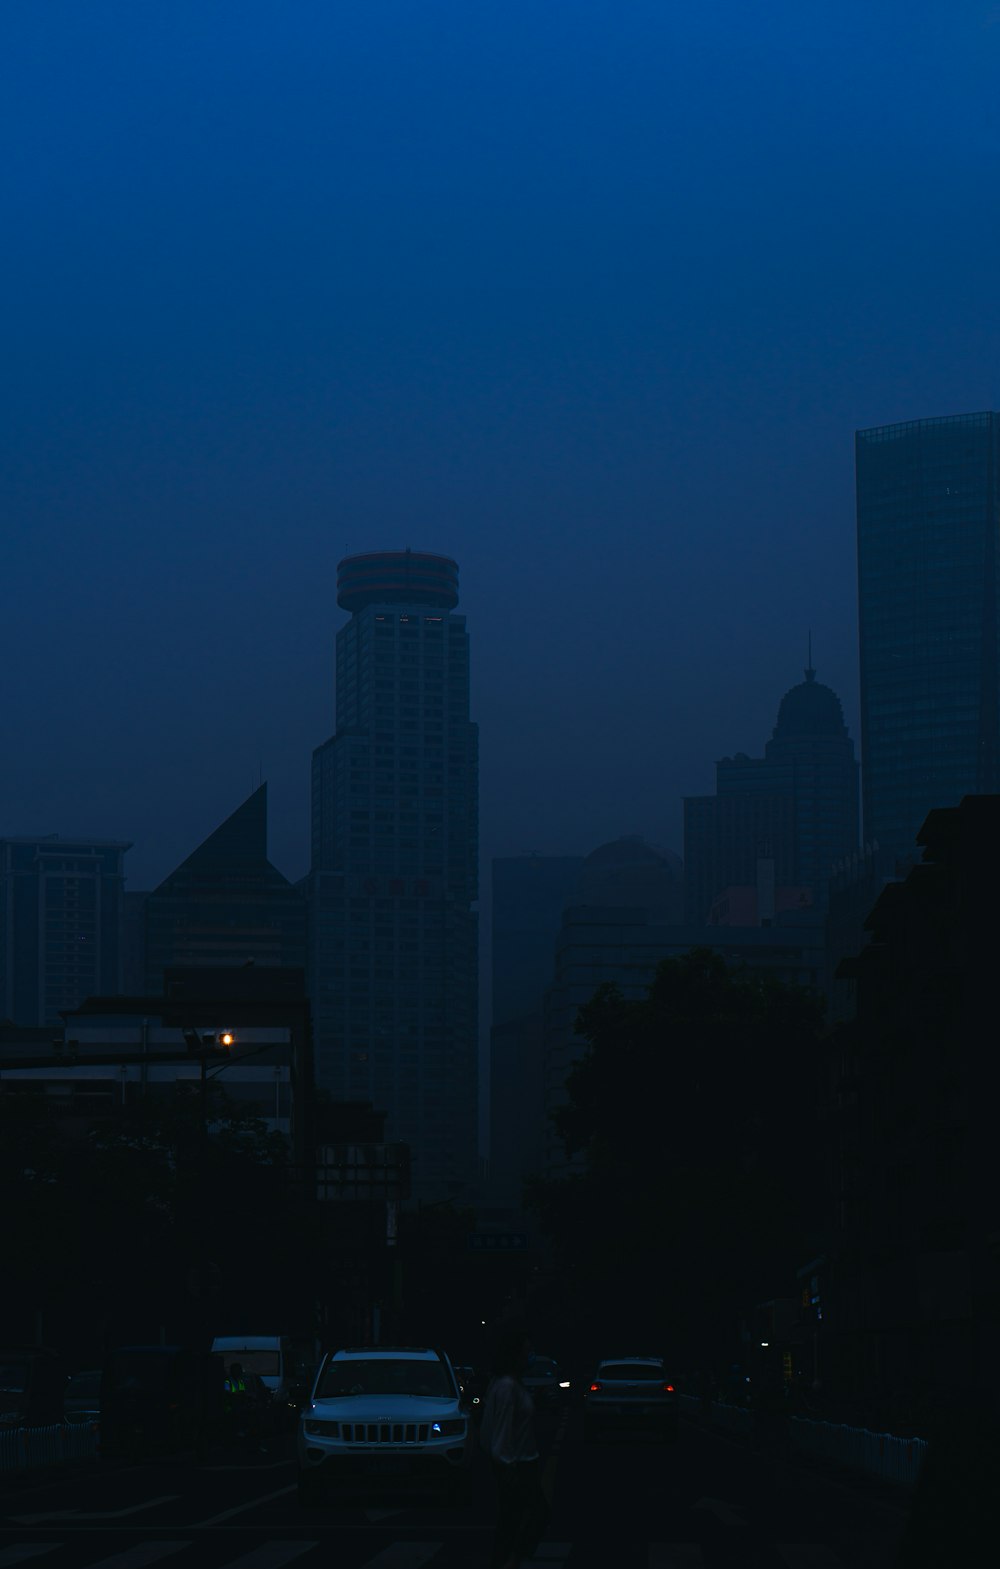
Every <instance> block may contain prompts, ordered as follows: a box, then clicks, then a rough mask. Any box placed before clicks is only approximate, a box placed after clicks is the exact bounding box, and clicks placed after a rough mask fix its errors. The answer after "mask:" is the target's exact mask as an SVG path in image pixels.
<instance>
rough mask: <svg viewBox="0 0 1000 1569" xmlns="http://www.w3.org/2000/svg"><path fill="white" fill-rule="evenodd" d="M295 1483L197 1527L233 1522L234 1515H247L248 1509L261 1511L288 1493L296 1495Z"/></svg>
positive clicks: (226, 1510)
mask: <svg viewBox="0 0 1000 1569" xmlns="http://www.w3.org/2000/svg"><path fill="white" fill-rule="evenodd" d="M294 1491H295V1483H294V1482H290V1483H289V1485H288V1486H287V1487H277V1488H275V1490H274V1492H273V1493H263V1494H261V1496H260V1497H259V1498H251V1499H249V1500H248V1501H247V1502H246V1503H245V1504H237V1505H236V1507H235V1508H234V1509H223V1511H222V1513H221V1514H219V1515H211V1516H210V1518H209V1519H208V1520H199V1521H198V1522H197V1524H196V1526H195V1529H196V1530H200V1529H201V1528H202V1527H204V1526H206V1525H221V1524H222V1522H223V1520H232V1518H233V1516H234V1515H242V1514H245V1513H246V1511H247V1510H248V1509H259V1508H260V1506H261V1504H270V1503H273V1502H274V1500H275V1499H276V1498H284V1497H285V1496H286V1494H288V1493H294Z"/></svg>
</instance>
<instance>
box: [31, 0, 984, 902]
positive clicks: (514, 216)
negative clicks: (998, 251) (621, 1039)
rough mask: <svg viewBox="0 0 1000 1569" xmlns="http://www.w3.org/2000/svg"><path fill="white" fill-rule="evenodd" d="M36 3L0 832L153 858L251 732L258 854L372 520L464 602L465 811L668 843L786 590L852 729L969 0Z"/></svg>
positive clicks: (291, 857)
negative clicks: (445, 558) (945, 7)
mask: <svg viewBox="0 0 1000 1569" xmlns="http://www.w3.org/2000/svg"><path fill="white" fill-rule="evenodd" d="M56 9H57V11H58V14H59V16H60V18H61V21H60V24H59V26H58V27H54V28H52V27H50V25H49V21H48V17H47V14H46V13H47V12H48V10H49V8H48V7H41V8H39V7H29V6H20V7H15V8H14V10H13V12H12V14H11V16H10V18H8V20H7V24H6V30H5V59H6V62H7V75H8V91H7V93H6V94H5V98H4V107H3V111H2V112H3V114H4V115H5V116H6V121H5V128H6V130H7V132H8V135H9V139H10V144H11V145H12V146H13V147H14V148H16V149H17V156H16V157H13V158H12V159H11V160H9V162H8V165H7V167H6V169H5V171H4V180H5V192H6V197H5V199H6V202H7V207H6V210H7V211H8V213H9V229H10V233H11V235H12V243H11V244H10V245H9V246H8V247H7V248H6V249H5V252H4V255H3V257H2V258H0V277H2V279H3V282H4V287H5V292H6V297H7V298H8V299H9V300H11V301H12V302H13V301H16V305H17V308H16V310H14V311H12V312H11V313H10V315H11V322H10V332H9V335H8V341H7V343H6V348H5V358H6V366H7V376H6V378H5V385H4V399H5V401H4V409H3V412H4V418H3V420H2V421H0V430H2V431H3V464H2V471H3V474H4V480H3V489H2V500H3V505H4V512H5V516H6V517H7V519H8V520H9V522H8V537H9V549H8V556H7V560H6V563H5V565H6V574H7V582H8V614H7V616H6V617H5V623H4V634H5V637H4V660H5V667H6V668H8V669H11V670H13V669H17V670H18V672H19V677H18V680H17V682H15V683H13V684H12V687H11V690H10V694H9V701H8V704H7V708H6V711H5V718H6V723H7V725H8V728H9V729H10V731H11V733H12V734H14V735H16V736H17V737H18V738H19V739H20V741H21V745H20V746H18V747H16V748H14V749H13V753H12V755H11V758H10V766H9V767H8V769H7V770H5V774H4V778H3V779H2V780H0V823H2V825H3V829H4V832H5V833H8V834H12V835H18V834H38V833H43V832H52V831H58V832H61V833H65V834H66V835H80V834H82V835H86V836H93V837H98V838H109V837H121V838H123V839H128V840H129V841H130V842H131V843H132V844H133V845H134V849H133V850H132V851H131V852H130V874H129V880H130V885H131V886H138V887H151V886H154V885H155V884H156V883H158V882H159V881H160V880H162V878H163V877H164V876H166V875H167V874H168V873H169V871H170V870H171V869H172V868H173V867H174V866H176V865H177V864H178V863H179V861H180V860H181V858H182V857H183V855H184V854H185V853H186V851H187V849H188V847H189V846H190V845H191V844H196V843H198V842H200V840H201V839H202V838H204V836H205V835H206V834H207V833H208V832H210V831H211V829H212V827H213V826H214V825H215V824H216V823H218V822H219V821H220V820H221V819H222V818H223V817H224V816H225V815H226V814H227V813H228V812H229V811H230V810H231V809H232V805H233V803H234V802H235V801H238V800H240V799H241V798H242V797H243V796H244V795H245V794H246V792H247V790H248V789H249V788H250V786H251V784H253V783H256V782H257V780H258V779H259V778H260V777H261V776H264V777H266V778H267V779H268V781H269V783H270V787H271V815H272V843H271V846H270V851H271V855H272V858H273V861H274V864H275V865H276V866H277V867H278V868H279V869H280V870H281V871H282V872H283V873H284V874H285V875H286V876H288V877H289V878H291V879H293V880H294V879H296V878H297V877H299V876H301V875H302V874H303V873H304V871H305V869H306V867H307V864H308V830H309V818H308V781H307V779H306V778H305V776H304V772H303V766H302V759H303V758H305V757H307V756H308V754H309V753H310V751H311V748H312V746H313V744H314V740H315V736H316V735H317V734H318V733H319V732H320V731H321V729H322V727H323V716H324V713H325V704H326V686H327V672H328V669H329V664H330V659H331V656H332V644H333V637H334V632H335V627H336V624H337V621H336V618H335V616H334V615H333V613H332V601H333V582H334V575H335V565H336V562H337V560H338V559H340V557H341V556H343V555H344V554H348V553H350V552H351V551H358V550H362V549H379V548H383V547H385V548H395V547H396V546H397V545H398V544H403V545H405V544H406V543H412V544H413V545H414V547H416V546H418V545H419V547H420V548H421V549H427V550H433V551H438V552H441V553H443V554H447V555H449V556H452V557H453V558H455V559H457V560H460V561H461V562H462V566H463V574H464V585H465V586H464V603H465V607H466V609H467V611H468V613H469V615H470V618H471V619H472V620H473V621H474V622H475V624H476V625H477V626H478V627H479V628H480V629H481V631H480V636H479V639H478V641H477V645H476V664H475V668H474V671H473V686H474V691H475V693H476V703H477V712H478V715H479V719H480V722H481V724H482V726H483V734H484V738H485V739H484V751H483V775H484V780H485V781H488V784H487V788H486V789H485V790H484V795H483V801H482V842H483V849H484V851H485V852H486V853H487V854H489V855H499V854H513V853H518V852H530V851H531V850H532V849H542V848H546V849H549V850H551V851H552V852H553V853H574V852H575V851H577V850H578V849H580V848H581V847H582V846H584V845H586V844H587V843H592V842H598V841H600V840H602V839H607V838H609V837H613V836H614V835H615V834H617V833H619V832H623V831H639V830H642V831H643V832H645V833H648V834H649V835H650V836H651V837H653V838H655V839H657V840H660V841H663V842H666V843H668V844H670V845H671V846H673V847H674V848H678V847H679V845H680V822H681V810H680V805H679V803H680V801H681V799H682V798H683V796H685V795H697V794H703V793H704V792H705V791H707V790H710V789H711V779H712V766H711V765H712V760H713V759H714V758H716V757H718V756H721V755H722V754H723V753H724V752H725V751H726V750H729V749H737V750H739V749H742V750H746V751H748V752H750V751H752V750H753V748H754V746H755V745H756V744H757V737H759V736H760V735H761V734H766V733H767V726H768V724H769V722H770V719H771V714H770V704H771V693H772V692H774V691H775V690H783V689H784V687H785V686H787V685H788V682H789V680H790V679H791V677H792V674H793V673H794V672H795V671H796V670H798V669H799V668H801V666H802V664H803V663H804V659H805V644H806V636H807V632H808V630H809V628H810V627H811V628H812V630H813V634H814V655H815V660H816V664H817V666H818V668H819V669H820V670H821V671H822V672H823V678H824V680H825V681H826V682H828V683H829V685H830V686H831V687H832V688H833V689H834V690H835V691H837V692H838V693H840V694H841V697H842V700H843V702H844V705H845V717H846V720H847V724H848V728H849V730H850V731H851V733H852V734H853V735H857V734H858V733H859V711H858V698H857V693H858V678H857V657H856V613H855V576H854V556H853V548H852V545H851V540H852V537H853V532H854V498H853V472H852V464H851V438H852V433H853V431H854V430H856V429H861V428H867V427H869V426H873V425H876V424H879V423H882V422H885V421H890V420H906V419H910V418H925V417H928V416H933V415H935V414H937V413H938V412H940V411H955V412H961V411H963V410H974V409H976V408H989V407H993V406H995V405H996V402H997V394H996V387H995V375H994V369H993V368H994V366H995V364H996V363H997V357H998V356H997V348H998V346H1000V345H998V334H997V327H996V319H995V312H994V311H993V310H992V306H991V303H987V305H986V306H985V307H984V306H983V304H982V302H983V301H986V302H992V298H993V294H992V279H991V275H990V270H989V258H990V257H992V255H993V254H995V237H996V236H995V230H996V215H995V213H994V211H993V209H992V206H991V204H989V203H984V202H983V201H982V200H981V192H982V190H983V189H988V188H990V184H991V179H992V173H991V169H992V165H991V153H990V149H991V148H992V146H993V141H994V137H993V129H992V125H993V118H994V116H995V107H994V95H993V92H992V74H993V62H994V61H995V50H996V43H997V37H998V34H997V32H996V30H995V29H993V28H992V27H991V26H990V25H989V24H988V19H987V18H986V17H985V16H984V14H982V13H981V10H980V8H979V7H978V6H976V5H974V6H971V7H969V8H968V10H966V8H961V14H959V13H954V14H949V15H947V16H944V15H943V14H941V13H940V8H938V7H931V6H927V5H921V4H919V3H917V5H916V6H915V7H910V11H909V16H910V25H908V26H907V27H906V28H905V29H900V28H899V27H898V26H897V25H896V20H895V18H894V16H893V15H892V14H891V13H892V10H893V8H892V7H889V6H885V7H883V6H881V5H874V6H866V7H865V8H864V15H863V18H862V16H861V14H860V12H858V14H857V15H852V14H843V13H839V12H838V15H837V18H836V24H834V23H833V22H832V20H831V18H830V16H829V15H827V13H826V11H825V9H824V8H822V7H821V8H819V10H818V11H817V12H815V13H813V12H810V13H809V14H808V15H805V16H804V15H803V13H802V9H801V7H793V6H792V5H791V4H789V3H785V0H781V3H778V4H776V5H774V6H772V7H769V8H768V10H767V14H766V15H765V16H757V15H753V14H751V13H749V12H748V11H747V9H746V8H745V7H740V6H736V5H733V4H721V5H720V7H718V8H716V7H709V8H704V9H702V10H695V11H684V10H679V9H677V8H672V7H662V6H652V5H649V4H646V3H643V4H642V5H640V6H639V7H638V9H637V11H636V15H635V17H634V18H633V20H632V22H631V23H630V24H628V25H626V24H625V23H624V22H623V21H622V19H621V17H620V16H619V15H618V14H617V13H616V11H615V9H614V8H613V7H611V6H610V4H607V3H603V0H594V3H591V4H588V5H586V6H584V7H579V6H573V7H572V8H571V9H570V8H568V7H567V6H566V5H565V4H563V3H556V4H554V5H553V6H552V7H546V8H544V12H543V13H542V14H534V13H533V14H530V15H529V14H528V12H526V11H525V12H521V11H518V9H517V7H515V8H514V10H513V11H511V10H509V9H508V10H507V11H505V13H504V16H503V19H502V22H501V21H500V20H499V18H496V17H487V16H486V15H485V14H484V15H480V14H479V8H472V9H471V10H470V8H469V7H467V6H464V5H461V4H459V3H457V0H442V3H441V4H440V5H436V6H435V7H433V8H432V12H431V13H429V14H427V15H426V16H423V15H421V16H419V17H418V14H417V13H415V12H413V11H412V9H411V8H409V7H406V6H405V5H402V4H399V3H397V0H386V4H385V5H384V6H383V5H379V6H375V7H361V8H358V7H345V8H343V11H342V10H341V8H334V11H331V10H330V9H329V8H326V7H318V6H315V5H310V4H306V5H304V6H302V7H297V8H296V9H295V13H294V14H293V15H288V14H287V8H285V9H279V8H278V7H276V6H274V5H273V4H271V3H265V0H249V3H248V4H247V5H246V6H245V7H242V8H241V12H240V25H239V26H236V25H235V24H234V22H233V17H232V12H231V9H230V8H229V7H228V6H226V5H223V6H221V7H219V8H211V7H210V8H209V10H208V12H207V13H205V12H204V11H203V8H194V7H192V6H189V5H187V4H185V3H184V0H181V3H179V4H178V5H177V6H172V7H171V8H170V11H169V14H165V15H163V16H159V17H157V16H154V15H153V14H152V13H147V9H146V8H135V7H128V8H122V7H121V6H116V5H112V4H110V3H105V0H98V3H97V4H96V5H95V6H93V7H88V8H87V12H88V14H89V15H91V16H92V17H93V18H94V20H93V25H92V27H87V26H84V25H83V23H82V22H81V21H80V20H79V18H78V17H74V8H73V7H72V6H70V7H65V6H61V7H58V6H57V8H56ZM848 9H850V8H848ZM535 10H536V11H537V8H535ZM112 18H113V20H112ZM720 18H722V19H724V25H720ZM192 28H196V36H197V38H198V46H197V47H196V48H192V47H189V46H188V42H189V37H190V30H191V29H192ZM60 29H62V30H60ZM60 38H61V39H63V43H60V42H59V40H60ZM522 44H524V45H525V46H524V47H522ZM609 50H610V52H609ZM887 58H888V59H892V60H894V61H896V62H897V65H898V71H897V72H896V73H895V76H894V80H895V82H896V90H895V92H894V93H887V90H886V75H885V70H884V61H885V60H886V59H887ZM403 60H406V62H407V65H406V67H405V69H404V68H403V66H402V61H403ZM942 60H944V61H946V62H947V68H946V69H945V70H944V71H943V72H942ZM262 84H263V85H262ZM904 84H905V85H904ZM845 94H846V95H847V97H848V99H849V102H850V105H851V109H850V113H849V114H845V113H844V112H843V105H844V102H845ZM928 102H933V103H935V104H936V105H939V106H940V108H941V113H940V116H939V117H936V122H935V131H934V135H933V138H928V136H927V132H926V128H925V111H926V104H927V103H928ZM414 126H419V127H420V133H419V135H418V136H416V138H414V135H413V127H414ZM785 127H789V128H790V127H794V134H792V132H791V131H790V129H785ZM737 128H738V131H737ZM734 132H736V134H734ZM929 193H930V194H929ZM938 193H940V196H941V202H940V208H941V210H942V211H950V210H951V209H952V207H954V208H955V210H959V211H961V212H962V213H963V214H964V215H965V216H964V218H963V225H962V226H961V228H960V229H959V228H958V227H956V226H954V225H951V224H947V223H940V224H932V225H928V224H927V222H926V218H925V215H926V213H927V211H928V201H929V200H930V201H931V202H932V203H933V202H935V201H936V200H937V196H938ZM951 277H960V278H961V279H962V288H961V289H952V288H949V287H946V286H944V280H947V279H949V278H951ZM511 620H516V622H517V625H518V637H517V639H516V640H515V642H514V644H513V646H512V642H511V639H510V637H509V635H508V633H509V626H510V623H511ZM681 671H683V672H684V679H682V680H677V679H675V676H676V674H677V673H678V672H681ZM653 718H655V723H651V722H650V721H651V719H653ZM598 727H599V729H600V734H601V737H602V741H601V745H600V747H599V748H595V747H594V745H593V736H594V734H595V730H596V729H597V728H598ZM640 732H641V733H642V738H641V741H640V742H638V743H637V741H636V737H637V736H639V735H640ZM637 744H638V745H639V746H640V748H641V753H642V757H641V761H642V764H643V767H642V769H641V771H640V772H639V775H638V776H637V778H636V782H635V784H634V788H633V790H632V792H631V796H630V799H629V800H628V801H627V802H624V803H623V802H622V801H621V791H620V780H619V778H618V775H617V772H616V769H615V767H614V765H613V761H612V760H613V759H614V758H615V756H616V753H619V752H621V751H623V750H624V749H626V748H631V749H633V750H634V749H635V748H636V746H637ZM581 758H585V759H586V767H585V768H581V766H580V762H581ZM67 760H71V763H70V764H69V766H68V765H67ZM623 808H624V810H625V811H626V812H627V820H626V821H624V822H623V821H622V816H623Z"/></svg>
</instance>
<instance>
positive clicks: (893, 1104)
mask: <svg viewBox="0 0 1000 1569" xmlns="http://www.w3.org/2000/svg"><path fill="white" fill-rule="evenodd" d="M919 843H920V844H921V845H923V847H924V852H923V853H924V860H923V862H922V863H921V864H920V865H917V866H915V867H914V868H913V869H912V870H911V871H910V872H909V875H908V876H907V877H906V879H905V881H902V882H894V883H890V884H888V886H886V887H885V888H884V890H883V892H882V894H881V896H880V897H879V899H878V901H877V903H876V905H875V907H874V909H873V910H872V912H871V915H870V917H869V919H868V923H867V924H868V928H869V931H870V935H871V941H870V943H869V945H868V946H867V947H866V948H865V949H864V951H863V952H862V953H861V954H860V955H859V956H858V957H857V959H855V960H853V961H851V960H845V961H844V963H843V965H842V967H841V968H842V969H843V970H845V971H846V970H850V971H851V972H852V973H853V975H854V978H855V981H856V985H857V990H858V999H857V1020H856V1023H855V1024H854V1025H852V1026H847V1027H845V1028H843V1029H842V1030H841V1031H840V1032H839V1033H838V1034H837V1036H836V1037H835V1038H834V1042H833V1045H834V1048H835V1050H836V1052H837V1059H838V1060H837V1072H838V1076H837V1083H836V1085H835V1093H834V1099H833V1105H834V1145H835V1162H834V1177H835V1184H834V1191H835V1194H836V1205H835V1214H834V1217H833V1247H832V1250H831V1251H832V1255H833V1256H832V1266H833V1279H834V1290H835V1298H834V1301H833V1302H832V1303H831V1306H830V1312H829V1313H828V1314H827V1316H826V1319H825V1321H824V1335H825V1337H826V1340H827V1346H828V1350H827V1355H828V1357H829V1362H828V1367H829V1379H830V1382H831V1384H832V1385H835V1386H836V1387H837V1388H838V1389H840V1390H843V1391H844V1392H845V1393H848V1394H851V1395H853V1396H854V1397H855V1398H856V1400H858V1401H868V1402H871V1403H872V1404H873V1405H875V1406H878V1405H879V1404H880V1403H881V1406H882V1408H883V1409H882V1411H881V1412H879V1411H876V1413H875V1419H876V1420H882V1421H884V1422H887V1421H890V1420H891V1419H892V1410H893V1409H899V1408H900V1407H902V1409H903V1410H904V1411H909V1412H914V1411H920V1410H922V1412H923V1414H924V1417H925V1419H926V1418H927V1417H929V1416H930V1415H931V1413H932V1412H933V1411H934V1409H935V1408H936V1405H937V1404H938V1403H939V1402H940V1400H941V1398H942V1397H946V1398H949V1399H950V1398H952V1397H954V1396H955V1395H958V1396H960V1397H961V1396H970V1397H972V1398H973V1399H974V1401H975V1403H976V1405H977V1406H978V1405H980V1404H981V1405H982V1407H983V1409H984V1410H987V1411H988V1410H990V1409H991V1408H992V1407H993V1406H995V1404H996V1399H997V1395H998V1393H1000V1375H998V1373H997V1364H996V1355H995V1352H996V1325H997V1312H998V1308H1000V1247H998V1243H997V1224H996V1200H995V1191H996V1155H995V1150H996V1107H997V1104H998V1101H1000V1057H998V1053H997V1050H996V986H995V979H994V971H995V947H996V942H995V924H996V923H995V905H996V889H997V885H998V882H1000V796H996V795H994V796H969V797H966V798H965V799H964V800H963V801H962V802H961V804H960V805H959V806H957V807H953V808H949V809H943V810H938V811H934V812H931V813H930V814H929V815H928V817H927V819H926V821H925V823H924V825H923V828H922V830H921V832H920V835H919ZM917 1420H918V1421H919V1420H920V1418H919V1415H918V1417H917Z"/></svg>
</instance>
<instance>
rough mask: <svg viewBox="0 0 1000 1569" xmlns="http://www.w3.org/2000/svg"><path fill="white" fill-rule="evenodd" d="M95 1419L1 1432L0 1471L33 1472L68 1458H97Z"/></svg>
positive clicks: (58, 1463)
mask: <svg viewBox="0 0 1000 1569" xmlns="http://www.w3.org/2000/svg"><path fill="white" fill-rule="evenodd" d="M97 1455H98V1434H97V1424H96V1422H60V1423H58V1424H56V1425H54V1426H52V1427H11V1428H7V1429H6V1430H4V1431H0V1472H5V1471H30V1470H33V1469H34V1468H35V1467H36V1466H50V1465H63V1464H65V1462H66V1461H67V1460H96V1459H97Z"/></svg>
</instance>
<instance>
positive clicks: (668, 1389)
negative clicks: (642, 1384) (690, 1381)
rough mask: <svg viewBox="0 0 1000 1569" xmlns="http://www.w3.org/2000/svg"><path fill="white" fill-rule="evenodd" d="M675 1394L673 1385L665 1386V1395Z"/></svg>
mask: <svg viewBox="0 0 1000 1569" xmlns="http://www.w3.org/2000/svg"><path fill="white" fill-rule="evenodd" d="M673 1392H674V1386H673V1384H664V1386H663V1393H664V1394H665V1395H672V1394H673Z"/></svg>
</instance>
